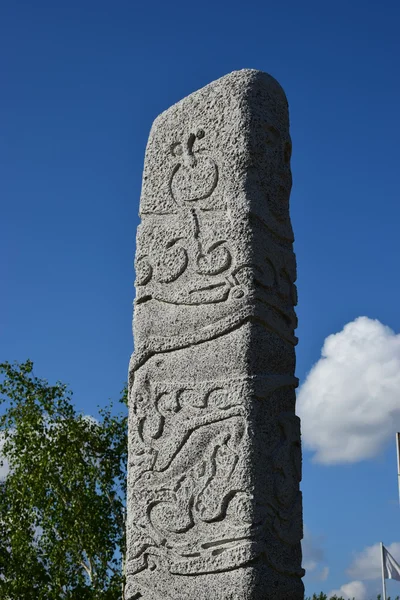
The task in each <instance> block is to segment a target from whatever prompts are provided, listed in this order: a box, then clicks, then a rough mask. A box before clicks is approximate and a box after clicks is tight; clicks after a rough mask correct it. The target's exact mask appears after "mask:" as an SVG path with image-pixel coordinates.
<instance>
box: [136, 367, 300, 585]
mask: <svg viewBox="0 0 400 600" xmlns="http://www.w3.org/2000/svg"><path fill="white" fill-rule="evenodd" d="M283 381H284V380H283V379H282V378H281V380H279V379H275V380H274V379H272V380H271V381H270V384H269V385H270V389H271V390H273V389H276V386H277V385H278V386H279V385H282V383H283ZM264 384H265V382H264ZM287 384H288V385H295V380H294V379H293V378H288V380H287ZM254 385H255V386H256V387H255V389H256V388H257V385H256V382H254V383H252V386H254ZM262 387H263V388H264V389H268V385H267V386H265V385H263V386H262ZM248 389H249V388H248V383H247V382H246V380H238V381H235V380H232V381H226V382H221V383H220V384H217V385H216V383H212V382H204V383H200V384H197V385H196V386H193V387H190V386H188V384H187V383H186V384H182V385H181V386H180V385H179V384H178V383H177V382H171V383H168V382H163V383H160V382H157V383H154V382H153V383H150V382H148V381H146V379H144V380H143V381H141V382H140V384H139V383H138V384H137V386H136V391H135V392H134V393H133V395H132V401H131V402H132V405H131V410H132V411H133V414H134V415H135V419H134V422H133V426H132V427H131V430H130V463H129V471H130V481H129V486H130V490H131V499H130V504H131V505H132V506H133V507H135V509H134V511H133V513H132V516H131V520H130V522H129V526H128V536H129V537H130V538H132V539H134V540H135V542H134V545H133V546H132V545H131V554H130V561H129V566H128V569H129V572H130V573H138V572H140V571H142V570H144V569H150V567H151V565H152V568H154V569H156V568H157V564H158V561H159V560H161V559H162V560H163V562H164V563H165V562H166V563H167V564H168V565H169V566H168V569H169V571H170V573H175V574H181V575H190V574H196V573H197V574H200V573H211V572H219V571H223V570H229V569H231V568H237V567H238V566H240V565H243V564H246V563H248V562H249V561H251V560H253V559H254V558H255V557H256V556H257V555H259V554H260V553H262V552H264V551H265V547H264V544H263V541H262V531H263V528H264V527H266V526H268V527H272V528H273V530H274V531H275V533H276V534H277V535H278V536H279V538H280V539H281V540H282V541H283V542H284V543H286V544H289V545H293V544H296V543H298V542H299V541H300V539H301V535H300V531H299V530H298V527H297V525H296V521H297V520H298V519H297V517H298V507H299V506H300V510H301V502H300V505H299V496H298V495H299V492H298V489H297V486H294V485H293V483H294V481H297V482H299V481H300V479H301V456H300V455H299V452H300V446H299V435H300V433H299V419H298V417H296V416H295V415H294V414H292V413H281V415H279V419H278V422H279V427H280V431H281V439H280V441H279V443H278V444H277V446H276V447H275V448H273V449H272V451H271V454H270V456H269V457H265V460H266V468H268V465H269V469H270V472H272V473H274V480H273V481H274V488H273V495H272V496H271V499H270V500H271V501H270V503H269V505H268V507H267V512H266V517H265V518H267V521H265V518H264V520H261V521H260V520H259V518H258V519H257V520H256V521H257V522H256V521H255V519H256V517H255V511H254V499H253V497H252V495H251V494H250V493H249V492H248V490H247V489H246V486H247V485H248V479H247V471H246V460H247V454H246V449H248V447H249V446H248V443H249V439H248V433H247V425H246V414H247V413H246V405H247V403H248V402H251V401H254V400H252V398H251V397H249V393H248ZM300 500H301V499H300ZM205 539H206V540H208V541H206V542H204V540H205ZM267 562H268V558H267ZM269 562H271V561H269ZM272 562H273V564H274V566H276V568H278V569H280V570H281V571H283V572H285V570H287V569H289V571H290V567H288V566H287V565H285V564H284V563H280V564H279V565H276V564H275V563H274V561H272Z"/></svg>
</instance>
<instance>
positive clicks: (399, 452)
mask: <svg viewBox="0 0 400 600" xmlns="http://www.w3.org/2000/svg"><path fill="white" fill-rule="evenodd" d="M396 448H397V479H398V482H399V502H400V433H396Z"/></svg>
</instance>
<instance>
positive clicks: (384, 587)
mask: <svg viewBox="0 0 400 600" xmlns="http://www.w3.org/2000/svg"><path fill="white" fill-rule="evenodd" d="M381 559H382V589H383V598H382V600H386V584H385V568H384V563H383V561H384V556H383V544H382V542H381Z"/></svg>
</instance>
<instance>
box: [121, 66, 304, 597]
mask: <svg viewBox="0 0 400 600" xmlns="http://www.w3.org/2000/svg"><path fill="white" fill-rule="evenodd" d="M290 155H291V142H290V136H289V123H288V107H287V101H286V98H285V94H284V92H283V90H282V88H281V87H280V86H279V84H278V83H277V82H276V81H275V80H274V79H273V78H272V77H270V76H269V75H267V74H266V73H262V72H260V71H255V70H250V69H246V70H242V71H235V72H233V73H231V74H229V75H227V76H225V77H222V78H221V79H219V80H218V81H215V82H213V83H211V84H209V85H207V86H206V87H204V88H203V89H201V90H199V91H197V92H195V93H194V94H192V95H190V96H189V97H187V98H185V99H184V100H182V101H181V102H178V103H177V104H175V105H174V106H172V107H171V108H170V109H168V110H167V111H166V112H164V113H162V114H161V115H160V116H159V117H158V118H157V119H156V120H155V122H154V124H153V127H152V130H151V133H150V138H149V142H148V145H147V150H146V159H145V166H144V174H143V187H142V196H141V201H140V215H141V218H142V222H141V224H140V225H139V229H138V234H137V251H136V261H135V266H136V300H135V313H134V338H135V353H134V355H133V357H132V359H131V363H130V407H129V411H130V416H129V468H128V523H127V537H128V541H127V544H128V545H127V548H128V550H127V562H126V569H127V586H126V599H127V600H138V599H143V600H228V599H229V600H275V599H276V600H278V599H279V600H300V599H302V598H303V596H304V588H303V583H302V581H301V577H302V576H303V575H304V571H303V569H302V568H301V546H300V541H301V539H302V535H303V531H302V498H301V492H300V491H299V483H300V480H301V446H300V424H299V419H298V417H297V416H295V388H296V386H297V379H296V377H295V376H294V370H295V352H294V347H295V345H296V342H297V339H296V337H295V336H294V329H295V328H296V316H295V313H294V308H293V307H294V305H295V304H296V287H295V285H294V282H295V279H296V263H295V256H294V253H293V250H292V243H293V231H292V227H291V224H290V218H289V195H290V189H291V184H292V179H291V172H290Z"/></svg>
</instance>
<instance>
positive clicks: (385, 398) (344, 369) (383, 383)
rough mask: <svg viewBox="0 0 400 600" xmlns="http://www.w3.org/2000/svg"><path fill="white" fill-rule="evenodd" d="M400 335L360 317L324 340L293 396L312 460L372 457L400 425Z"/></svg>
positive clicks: (356, 459)
mask: <svg viewBox="0 0 400 600" xmlns="http://www.w3.org/2000/svg"><path fill="white" fill-rule="evenodd" d="M399 389H400V334H399V335H396V334H395V333H394V332H393V331H392V330H391V329H390V328H389V327H386V326H385V325H382V323H380V322H379V321H378V320H373V319H369V318H368V317H358V318H357V319H355V321H352V322H350V323H348V324H347V325H345V327H344V328H343V330H342V331H340V332H339V333H336V334H333V335H330V336H328V337H327V338H326V339H325V342H324V345H323V348H322V351H321V358H320V359H319V361H318V362H317V363H316V364H315V365H314V366H313V368H312V369H311V371H310V373H309V374H308V376H307V378H306V380H305V382H304V384H303V385H302V386H301V388H300V390H299V394H298V400H297V410H298V414H299V416H300V417H301V419H302V437H303V443H304V446H305V447H308V448H309V449H311V450H314V451H315V454H314V457H313V461H314V462H319V463H323V464H333V463H353V462H357V461H361V460H364V459H367V458H371V457H373V456H376V455H377V454H378V453H379V452H380V451H381V450H382V449H383V447H384V445H385V443H386V442H387V441H388V440H389V439H391V437H392V436H393V440H394V433H395V431H397V430H400V402H399Z"/></svg>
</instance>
